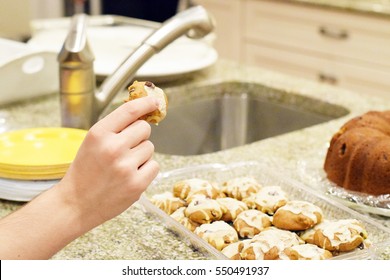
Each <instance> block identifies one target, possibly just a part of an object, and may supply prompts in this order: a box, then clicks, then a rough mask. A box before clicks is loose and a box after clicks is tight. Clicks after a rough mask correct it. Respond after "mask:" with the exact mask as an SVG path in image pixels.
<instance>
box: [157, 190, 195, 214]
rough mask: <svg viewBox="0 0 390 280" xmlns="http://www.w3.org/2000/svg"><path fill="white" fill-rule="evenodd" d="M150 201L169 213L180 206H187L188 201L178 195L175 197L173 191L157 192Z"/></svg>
mask: <svg viewBox="0 0 390 280" xmlns="http://www.w3.org/2000/svg"><path fill="white" fill-rule="evenodd" d="M150 201H151V202H152V203H153V204H154V205H156V206H157V207H158V208H160V209H161V210H163V211H164V212H165V213H167V214H168V215H170V214H172V213H173V212H175V211H176V210H177V209H179V208H180V207H183V206H186V205H187V204H186V202H185V201H184V200H182V199H180V198H178V197H174V196H173V194H172V193H171V192H164V193H162V194H155V195H153V196H152V198H151V199H150Z"/></svg>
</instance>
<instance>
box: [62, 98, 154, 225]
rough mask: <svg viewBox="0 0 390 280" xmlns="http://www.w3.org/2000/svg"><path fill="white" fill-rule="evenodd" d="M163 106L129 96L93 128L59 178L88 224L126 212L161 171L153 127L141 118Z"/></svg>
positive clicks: (69, 201)
mask: <svg viewBox="0 0 390 280" xmlns="http://www.w3.org/2000/svg"><path fill="white" fill-rule="evenodd" d="M157 106H158V104H157V101H156V100H155V99H153V98H149V97H145V98H140V99H137V100H134V101H131V102H127V103H125V104H123V105H122V106H120V107H119V108H118V109H117V110H115V111H114V112H112V113H111V114H109V115H108V116H106V117H105V118H104V119H102V120H100V121H99V122H98V123H96V124H95V125H94V126H93V127H92V128H91V129H90V131H89V132H88V134H87V136H86V138H85V140H84V142H83V144H82V145H81V147H80V149H79V152H78V154H77V156H76V158H75V160H74V162H73V163H72V165H71V167H70V169H69V171H68V172H67V174H66V175H65V177H64V178H63V180H62V181H61V183H60V184H59V188H61V191H62V192H64V194H63V197H65V198H67V200H68V201H67V203H69V204H70V205H71V206H72V208H73V209H78V211H79V214H80V215H81V216H80V218H81V220H82V221H83V223H84V224H89V225H90V227H94V226H95V225H98V224H100V223H102V222H104V221H106V220H109V219H111V218H113V217H115V216H116V215H118V214H120V213H122V212H123V211H124V210H126V209H127V208H128V207H129V206H130V205H131V204H133V203H134V202H135V201H137V200H138V199H139V197H140V195H141V193H142V192H143V191H144V190H145V189H146V187H147V186H148V185H149V184H150V183H151V181H152V180H153V179H154V178H155V177H156V175H157V173H158V170H159V167H158V164H157V162H156V161H154V160H153V159H152V156H153V152H154V146H153V144H152V143H151V142H150V141H149V140H148V138H149V136H150V132H151V127H150V124H148V123H147V122H145V121H142V120H138V119H139V118H140V117H141V116H142V115H144V114H146V113H149V112H151V111H154V110H155V109H156V108H157Z"/></svg>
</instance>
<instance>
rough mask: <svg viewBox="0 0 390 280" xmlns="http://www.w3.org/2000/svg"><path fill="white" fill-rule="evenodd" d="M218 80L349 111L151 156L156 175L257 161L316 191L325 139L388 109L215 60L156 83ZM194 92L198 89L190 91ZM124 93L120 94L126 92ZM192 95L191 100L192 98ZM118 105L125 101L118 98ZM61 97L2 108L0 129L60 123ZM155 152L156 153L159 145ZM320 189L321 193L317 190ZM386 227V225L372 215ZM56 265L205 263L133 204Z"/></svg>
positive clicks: (12, 205)
mask: <svg viewBox="0 0 390 280" xmlns="http://www.w3.org/2000/svg"><path fill="white" fill-rule="evenodd" d="M223 81H229V82H231V81H245V82H254V83H260V84H263V85H265V86H269V87H274V88H278V89H281V90H283V91H286V92H290V93H297V94H300V95H303V96H308V97H312V98H316V99H320V100H322V101H325V102H329V103H332V104H337V105H341V106H343V107H345V108H347V109H348V110H349V111H350V113H349V114H348V115H346V116H344V117H342V118H339V119H335V120H333V121H330V122H326V123H323V124H320V125H316V126H312V127H309V128H306V129H302V130H298V131H295V132H292V133H288V134H284V135H280V136H278V137H273V138H268V139H265V140H261V141H258V142H254V143H252V144H248V145H244V146H240V147H237V148H233V149H229V150H225V151H221V152H216V153H211V154H205V155H198V156H173V155H164V154H159V153H156V155H155V158H156V159H157V160H158V162H159V163H160V166H161V171H167V170H171V169H175V168H180V167H185V166H190V165H195V164H204V163H231V162H236V161H246V160H256V161H261V162H263V163H266V164H267V165H268V166H269V167H270V168H272V169H275V170H280V171H281V172H283V174H284V175H283V176H287V177H291V178H295V179H298V180H300V181H301V182H303V183H305V184H308V185H310V186H311V187H313V188H316V187H317V186H316V185H315V184H313V182H314V181H313V178H314V177H315V176H317V173H316V172H318V170H321V168H322V160H323V158H324V156H325V152H326V148H327V145H328V141H329V140H330V138H331V136H332V135H333V133H334V132H336V131H337V130H338V128H339V127H340V126H341V125H342V124H343V123H344V122H345V121H346V120H347V119H349V118H351V117H352V116H356V115H358V114H361V113H364V112H366V111H368V110H372V109H376V110H383V109H386V108H390V100H382V99H377V98H366V97H363V96H359V95H358V94H356V93H353V92H349V91H346V90H341V89H338V88H335V87H331V86H328V85H322V84H318V83H313V82H309V81H307V80H301V79H298V78H292V77H289V76H284V75H281V74H279V73H274V72H269V71H266V70H263V69H259V68H252V67H246V66H242V65H239V64H235V63H232V62H230V61H223V60H220V61H218V62H217V63H216V65H214V66H212V67H211V68H209V69H206V70H204V71H202V72H199V73H197V74H195V75H194V76H192V77H190V78H185V79H182V80H178V81H176V82H171V83H167V84H162V85H160V86H161V87H163V88H164V89H165V90H166V92H167V94H168V96H169V94H170V91H173V90H177V89H180V90H183V91H182V92H186V89H187V88H189V87H194V86H201V85H210V84H214V83H219V82H223ZM191 92H193V93H194V94H196V91H191ZM123 94H124V95H125V93H123ZM195 97H196V96H195ZM118 100H123V95H122V96H121V95H118ZM59 123H60V122H59V104H58V96H57V95H55V94H54V95H51V96H46V97H41V98H37V99H34V100H31V101H29V102H28V103H20V104H14V105H12V106H8V107H3V108H0V131H1V132H3V131H7V130H11V129H19V128H25V127H33V126H57V125H59ZM157 149H158V147H157ZM319 191H320V190H319ZM21 205H23V203H18V202H12V201H6V200H0V215H1V216H4V215H6V214H8V213H10V212H11V211H14V210H15V209H17V208H18V207H20V206H21ZM370 217H371V218H372V219H373V220H375V221H377V222H379V223H381V224H383V225H385V226H387V227H390V219H389V218H385V217H379V216H374V215H371V216H370ZM53 258H54V259H203V258H204V256H203V255H202V254H200V253H199V252H196V251H194V250H193V249H192V248H191V246H188V245H187V244H185V243H184V242H183V241H182V240H181V239H180V238H179V237H178V236H177V235H175V234H173V233H172V232H171V231H170V230H168V229H167V228H166V227H165V226H164V225H163V223H161V222H160V221H158V220H156V219H155V218H153V216H151V215H149V214H147V213H145V212H144V210H143V209H142V207H141V206H140V205H139V204H138V203H136V204H134V205H133V206H131V207H130V208H129V209H128V210H127V211H125V212H124V213H122V214H121V215H119V216H118V217H116V218H114V219H112V220H111V221H108V222H106V223H105V224H103V225H101V226H98V227H97V228H95V229H93V230H92V231H90V232H88V233H87V234H85V235H84V236H81V237H80V238H78V239H76V240H75V241H73V242H72V243H70V244H69V245H68V246H67V247H65V248H64V249H63V250H61V251H60V252H58V253H57V254H56V255H55V256H54V257H53Z"/></svg>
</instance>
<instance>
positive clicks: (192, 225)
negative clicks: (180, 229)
mask: <svg viewBox="0 0 390 280" xmlns="http://www.w3.org/2000/svg"><path fill="white" fill-rule="evenodd" d="M185 209H186V207H180V208H179V209H177V210H176V211H175V212H173V213H172V214H171V217H172V218H173V219H175V220H176V221H178V222H179V223H180V224H181V225H183V226H184V227H185V228H186V229H189V230H190V231H194V230H195V229H196V228H197V227H198V226H200V224H198V223H196V222H193V221H191V220H190V219H188V218H187V217H186V215H185V214H184V211H185Z"/></svg>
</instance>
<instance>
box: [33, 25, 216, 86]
mask: <svg viewBox="0 0 390 280" xmlns="http://www.w3.org/2000/svg"><path fill="white" fill-rule="evenodd" d="M153 31H154V29H152V28H150V27H143V26H127V25H126V26H88V29H87V34H88V35H87V36H88V41H89V44H90V47H91V49H92V51H93V52H94V54H95V63H94V68H95V73H96V75H97V76H98V77H99V76H101V77H106V76H108V75H110V74H111V73H113V72H114V71H115V69H116V68H117V67H118V66H119V65H120V63H121V62H122V61H123V60H124V59H125V58H126V57H127V56H128V55H130V53H131V52H132V51H133V50H134V49H136V48H137V46H139V44H140V43H141V42H142V41H143V40H144V39H145V38H146V37H147V36H148V35H150V34H151V33H152V32H153ZM67 32H68V30H67V29H64V28H53V29H43V30H39V31H38V32H36V33H35V34H34V35H33V37H32V38H31V39H30V41H29V42H28V44H29V45H31V46H34V47H38V48H42V49H45V50H50V51H55V52H59V51H60V50H61V47H62V44H63V42H64V40H65V38H66V35H67ZM217 58H218V54H217V52H216V50H215V49H214V48H213V47H211V46H210V44H208V43H207V42H206V41H203V40H192V39H189V38H187V37H185V36H182V37H180V38H178V39H177V40H176V41H174V42H173V43H171V44H170V45H169V46H167V47H166V48H165V49H163V50H162V51H161V52H160V53H158V54H156V55H155V56H153V57H152V58H151V59H150V60H149V61H147V62H146V63H145V64H144V65H143V66H142V67H141V68H140V69H139V70H138V72H137V74H136V78H138V79H141V78H142V79H150V80H153V81H154V82H158V81H170V80H174V79H177V78H180V77H182V76H183V75H187V74H190V73H193V72H195V71H199V70H202V69H205V68H207V67H209V66H211V65H212V64H214V63H215V62H216V60H217Z"/></svg>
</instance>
